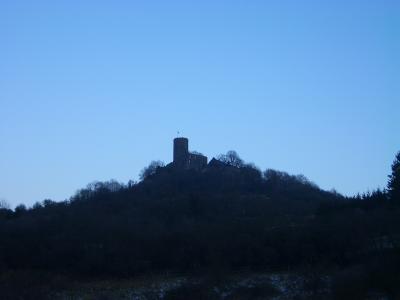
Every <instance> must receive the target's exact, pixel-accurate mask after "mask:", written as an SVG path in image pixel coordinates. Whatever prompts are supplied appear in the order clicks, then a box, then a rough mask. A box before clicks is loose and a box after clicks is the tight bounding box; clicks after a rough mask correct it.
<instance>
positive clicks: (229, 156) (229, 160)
mask: <svg viewBox="0 0 400 300" xmlns="http://www.w3.org/2000/svg"><path fill="white" fill-rule="evenodd" d="M218 160H219V161H222V162H223V163H225V164H227V165H229V166H232V167H236V168H241V167H243V166H244V161H243V159H241V158H240V157H239V155H238V154H237V153H236V151H233V150H231V151H228V152H227V153H226V154H221V155H219V156H218Z"/></svg>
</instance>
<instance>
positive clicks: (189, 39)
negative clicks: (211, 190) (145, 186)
mask: <svg viewBox="0 0 400 300" xmlns="http://www.w3.org/2000/svg"><path fill="white" fill-rule="evenodd" d="M82 2H84V3H82ZM399 16H400V2H399V1H394V0H393V1H385V0H381V1H374V0H372V1H351V0H348V1H340V0H339V1H297V0H296V1H294V0H293V1H285V0H283V1H282V0H279V1H204V0H203V1H196V2H194V1H119V0H116V1H75V0H70V1H11V0H6V1H1V2H0V171H1V172H0V199H1V198H2V199H6V200H7V201H8V202H9V203H10V204H11V205H12V206H15V205H16V204H19V203H25V204H27V205H32V204H33V203H34V202H36V201H41V200H43V199H46V198H50V199H53V200H56V201H59V200H64V199H67V198H69V197H70V196H71V195H73V194H74V193H75V191H76V190H77V189H79V188H82V187H84V186H86V184H87V183H89V182H92V181H94V180H108V179H112V178H113V179H117V180H119V181H123V182H127V181H128V180H129V179H137V178H138V174H139V172H140V170H141V169H142V168H143V167H144V166H146V165H147V164H148V163H149V162H150V161H151V160H158V159H160V160H163V161H165V162H170V161H171V160H172V139H173V138H174V137H175V136H176V132H177V131H180V132H181V134H182V135H183V136H186V137H188V138H189V139H190V149H191V150H197V151H200V152H202V153H204V154H205V155H207V156H209V158H211V157H212V156H215V155H218V154H220V153H225V152H226V151H228V150H231V149H233V150H236V151H237V152H238V153H239V155H240V156H241V157H242V158H243V159H244V160H245V161H248V162H253V163H255V164H256V165H257V166H259V167H260V168H261V169H263V170H264V169H266V168H274V169H279V170H283V171H287V172H289V173H292V174H300V173H301V174H304V175H305V176H307V177H308V178H309V179H310V180H312V181H314V182H315V183H317V184H318V185H319V186H320V187H321V188H324V189H331V188H335V189H336V190H337V191H338V192H341V193H344V194H346V195H352V194H355V193H357V192H364V191H367V190H372V189H374V188H377V187H381V188H383V187H385V186H386V182H387V175H388V174H389V173H390V164H391V162H392V161H393V159H394V156H395V153H396V152H397V151H399V150H400V97H399V96H400V71H399V70H400V59H399V58H400V54H399V53H400V17H399Z"/></svg>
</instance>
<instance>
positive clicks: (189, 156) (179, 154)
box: [173, 137, 207, 170]
mask: <svg viewBox="0 0 400 300" xmlns="http://www.w3.org/2000/svg"><path fill="white" fill-rule="evenodd" d="M173 165H174V166H175V167H177V168H180V169H196V170H200V169H202V168H204V167H205V166H207V156H204V155H202V154H200V153H195V152H192V153H191V152H189V140H188V139H187V138H184V137H178V138H175V139H174V160H173Z"/></svg>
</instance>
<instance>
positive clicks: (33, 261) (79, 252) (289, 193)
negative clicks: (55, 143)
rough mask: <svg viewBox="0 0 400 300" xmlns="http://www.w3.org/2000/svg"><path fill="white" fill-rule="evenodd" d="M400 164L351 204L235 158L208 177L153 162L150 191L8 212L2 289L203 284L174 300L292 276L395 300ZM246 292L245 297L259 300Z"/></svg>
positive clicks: (398, 293) (97, 193)
mask: <svg viewBox="0 0 400 300" xmlns="http://www.w3.org/2000/svg"><path fill="white" fill-rule="evenodd" d="M399 166H400V154H398V155H397V157H396V160H395V162H394V163H393V166H392V170H393V173H392V174H391V176H390V180H389V184H388V189H387V190H384V191H380V190H377V191H374V192H372V193H368V194H365V195H361V196H356V197H353V198H347V197H343V196H342V195H340V194H338V193H336V192H328V191H323V190H321V189H320V188H319V187H318V186H316V185H315V184H313V183H312V182H310V181H308V180H307V179H306V178H305V177H304V176H291V175H288V174H287V173H284V172H279V171H275V170H266V171H265V172H261V171H260V170H258V169H257V168H256V167H254V166H252V165H248V164H245V163H244V162H243V161H241V160H240V158H239V157H238V156H237V155H236V154H234V153H232V152H231V153H228V154H227V155H225V156H221V157H220V158H219V160H218V161H214V163H213V164H212V165H210V166H209V167H207V168H206V169H204V170H202V171H194V170H177V169H175V168H173V167H172V166H166V167H161V164H157V163H153V164H151V165H150V166H149V168H146V169H145V170H144V171H143V172H142V179H143V180H142V181H141V182H139V183H134V182H130V183H128V184H126V185H124V184H120V183H117V182H115V181H110V182H96V183H92V184H90V185H88V186H87V188H85V189H82V190H80V191H78V192H77V194H76V195H74V196H73V197H71V199H70V200H69V201H64V202H58V203H56V202H53V201H50V200H45V201H43V202H42V203H37V204H36V205H34V207H33V208H30V209H27V208H25V207H24V206H18V207H17V208H16V209H15V210H14V211H13V210H11V209H7V208H2V209H0V236H1V244H0V273H1V274H2V275H1V277H0V291H2V293H3V298H4V299H6V298H5V297H9V298H10V299H11V298H13V297H15V298H18V297H19V295H21V293H22V291H31V292H29V293H28V294H26V295H24V296H23V298H22V299H29V298H30V297H31V298H32V299H37V297H36V298H35V296H34V295H35V293H41V294H40V298H43V297H45V296H46V295H50V294H51V293H52V292H51V291H49V290H48V289H52V288H51V287H52V286H53V287H54V288H53V290H65V289H68V286H69V283H71V280H72V279H71V278H73V281H75V280H80V281H81V280H82V281H85V280H89V279H90V280H94V279H96V280H99V281H101V280H106V279H107V280H109V279H110V278H112V279H113V280H117V279H118V280H127V279H128V278H138V277H140V276H152V275H153V274H171V273H172V274H185V275H184V276H185V278H194V277H196V276H197V277H196V278H202V280H200V281H199V280H197V281H196V280H195V281H193V280H191V279H190V280H189V281H187V282H186V283H185V284H184V285H182V286H180V287H179V288H180V289H177V290H176V291H175V292H173V291H171V292H170V293H172V294H170V296H168V294H167V293H166V294H164V295H163V297H164V298H165V297H167V296H168V297H170V298H165V299H188V298H192V299H195V298H194V295H197V296H199V295H200V296H201V295H203V296H202V297H203V298H201V299H212V298H211V296H210V294H207V290H208V289H207V288H206V287H205V286H204V285H202V284H203V283H204V282H203V281H204V280H206V279H207V280H208V278H209V277H210V274H213V276H212V277H213V278H214V277H215V274H218V278H219V280H221V278H227V277H228V276H230V275H229V274H237V273H239V274H291V275H292V276H301V277H302V278H303V280H304V282H305V283H307V284H305V286H304V287H303V288H304V289H305V290H306V289H308V288H309V289H311V290H313V291H316V292H315V293H317V294H318V293H320V292H321V291H325V292H326V290H327V289H328V290H329V292H327V294H326V295H325V296H324V298H328V297H332V298H338V299H344V298H346V297H347V298H348V299H362V298H367V297H372V298H373V297H374V295H384V296H385V297H387V298H389V299H390V298H392V299H395V298H398V297H400V288H399V286H400V268H399V267H400V197H399V192H400V188H399V180H400V174H399V173H400V167H399ZM325 276H326V278H329V280H321V278H325ZM57 278H62V280H57ZM204 278H206V279H204ZM207 280H206V281H205V282H209V281H207ZM43 283H45V285H43ZM270 284H271V283H270V282H264V283H263V285H261V286H259V287H258V288H259V289H258V291H264V292H263V293H266V294H268V293H270V294H268V295H264V296H262V295H261V296H260V297H264V298H268V297H272V296H273V295H276V294H279V293H282V291H276V290H275V289H276V287H274V286H271V285H270ZM65 285H67V286H65ZM207 286H208V287H213V288H215V286H218V285H217V284H212V285H207ZM306 286H308V287H306ZM253 287H254V285H253ZM245 289H246V287H243V295H241V296H240V295H239V296H238V297H237V298H235V299H254V297H252V296H248V295H249V293H250V295H251V293H252V292H254V290H253V291H244V290H245ZM172 290H173V289H172ZM256 290H257V289H256ZM199 291H202V292H199ZM174 293H175V294H174ZM179 293H181V294H182V293H183V294H184V295H186V296H182V295H181V294H179ZM185 293H186V294H185ZM188 293H189V294H190V293H192V296H191V297H189V296H188ZM260 293H261V292H260ZM317 294H316V295H317ZM4 295H5V296H4ZM7 295H8V296H7ZM32 295H33V296H32ZM179 295H181V296H179ZM200 296H199V297H200ZM308 296H310V294H308ZM48 297H50V296H48ZM179 297H181V298H179ZM182 297H183V298H182ZM184 297H186V298H184ZM246 297H247V298H246ZM316 297H317V296H316ZM377 297H378V296H377ZM264 298H261V299H264ZM121 299H122V298H121ZM152 299H153V298H152ZM197 299H200V298H197ZM227 299H228V298H227Z"/></svg>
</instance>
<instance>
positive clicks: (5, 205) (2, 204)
mask: <svg viewBox="0 0 400 300" xmlns="http://www.w3.org/2000/svg"><path fill="white" fill-rule="evenodd" d="M2 208H3V209H10V204H9V203H8V202H7V200H6V199H4V198H1V199H0V209H2Z"/></svg>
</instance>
